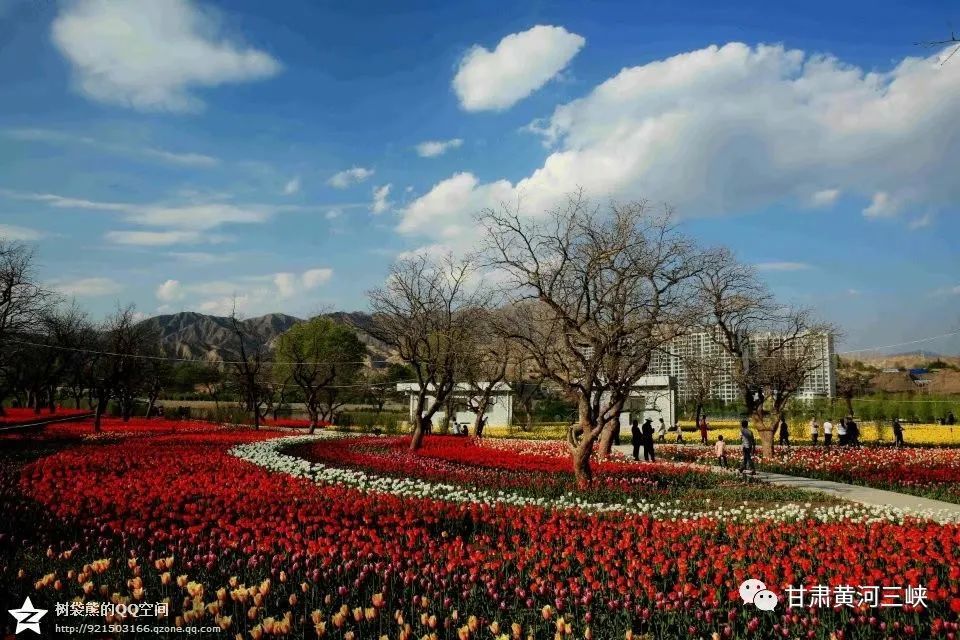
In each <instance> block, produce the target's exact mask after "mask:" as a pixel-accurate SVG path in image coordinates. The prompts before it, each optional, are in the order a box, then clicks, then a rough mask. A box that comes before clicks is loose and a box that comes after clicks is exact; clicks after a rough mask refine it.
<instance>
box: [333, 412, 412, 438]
mask: <svg viewBox="0 0 960 640" xmlns="http://www.w3.org/2000/svg"><path fill="white" fill-rule="evenodd" d="M406 419H407V414H406V413H403V412H401V411H381V412H380V413H377V412H376V411H344V412H342V413H340V414H338V415H337V424H338V425H342V426H345V427H357V428H358V429H359V430H360V431H363V432H364V433H370V432H372V431H373V430H374V429H380V431H381V432H383V433H388V434H397V433H400V431H401V425H402V423H403V422H404V421H405V420H406Z"/></svg>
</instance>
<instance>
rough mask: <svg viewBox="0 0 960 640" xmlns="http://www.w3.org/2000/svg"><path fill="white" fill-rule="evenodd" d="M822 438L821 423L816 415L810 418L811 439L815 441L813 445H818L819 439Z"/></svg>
mask: <svg viewBox="0 0 960 640" xmlns="http://www.w3.org/2000/svg"><path fill="white" fill-rule="evenodd" d="M819 439H820V423H819V422H817V419H816V417H813V418H810V440H812V441H813V446H817V440H819Z"/></svg>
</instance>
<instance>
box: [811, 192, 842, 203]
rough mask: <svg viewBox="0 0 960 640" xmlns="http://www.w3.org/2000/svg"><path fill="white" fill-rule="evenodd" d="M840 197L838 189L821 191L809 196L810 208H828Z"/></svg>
mask: <svg viewBox="0 0 960 640" xmlns="http://www.w3.org/2000/svg"><path fill="white" fill-rule="evenodd" d="M839 197H840V189H821V190H820V191H815V192H814V193H813V194H811V196H810V206H811V207H829V206H831V205H833V204H834V203H835V202H836V201H837V198H839Z"/></svg>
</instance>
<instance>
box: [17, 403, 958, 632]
mask: <svg viewBox="0 0 960 640" xmlns="http://www.w3.org/2000/svg"><path fill="white" fill-rule="evenodd" d="M90 434H91V428H90V424H89V423H88V422H79V423H71V424H62V425H50V426H49V427H47V429H46V430H45V431H44V432H43V433H42V434H39V435H35V434H22V435H7V436H2V437H0V451H2V453H0V459H2V467H0V474H2V476H0V509H2V513H3V518H2V521H0V551H2V560H0V581H2V584H3V585H4V589H5V593H4V597H5V599H6V600H9V601H11V602H15V603H16V604H17V605H19V603H20V602H22V601H23V599H24V598H25V597H27V596H29V597H30V598H31V599H32V603H33V605H34V606H36V607H38V608H41V609H46V610H48V611H49V613H48V614H47V615H53V614H56V613H57V612H59V614H57V620H58V622H61V623H62V622H64V621H66V620H68V619H69V621H73V622H76V621H77V620H82V621H83V622H85V623H87V624H92V625H100V626H99V627H97V628H98V629H101V630H102V633H100V634H99V635H97V637H148V634H145V633H143V632H142V631H137V627H136V626H135V625H134V624H133V623H134V622H136V620H135V619H134V618H133V617H131V615H130V613H129V612H130V611H131V610H134V611H135V610H136V609H137V607H133V608H131V605H147V603H149V606H151V607H153V606H156V605H161V604H162V605H163V608H164V609H166V614H165V617H164V618H162V622H163V624H167V625H169V627H170V628H171V629H170V630H169V632H168V633H167V637H182V636H178V632H177V631H176V628H178V627H179V628H184V627H191V626H192V627H199V628H203V629H205V631H204V632H203V634H202V635H203V637H223V638H273V637H290V638H317V637H320V638H336V639H341V638H354V639H359V638H364V639H366V638H373V639H379V638H390V639H394V638H417V639H420V638H424V637H426V638H457V639H466V638H470V639H473V638H508V639H514V638H520V639H526V638H557V637H559V638H634V639H639V638H650V639H654V638H708V639H711V640H712V639H714V638H848V639H854V638H904V637H914V638H930V637H944V638H954V637H957V634H958V633H960V628H958V624H957V621H958V616H960V526H957V525H943V524H936V523H933V522H928V521H922V520H917V519H909V518H908V519H904V518H903V517H900V516H899V515H898V514H896V513H894V512H892V511H884V510H882V509H876V508H867V507H860V506H854V505H851V504H848V503H843V502H839V501H836V500H832V499H828V498H825V497H822V496H818V495H814V494H808V493H801V492H799V491H797V490H792V489H784V488H775V487H771V486H768V485H764V484H762V483H758V482H748V481H745V480H741V479H739V478H738V477H737V476H736V475H735V474H733V473H720V472H715V471H711V470H710V468H709V467H707V466H706V465H703V464H699V463H695V462H686V463H684V462H662V463H659V462H658V463H649V464H646V463H634V462H632V461H628V460H625V459H622V458H616V459H613V460H610V461H603V462H600V461H597V463H596V464H595V470H596V475H597V479H596V481H595V483H594V485H593V486H592V487H590V488H589V489H586V490H578V489H577V488H576V485H575V483H574V482H573V477H572V474H571V473H570V471H569V460H568V457H567V454H566V451H565V448H564V447H565V446H566V445H564V444H562V443H543V442H540V443H524V442H518V441H506V440H483V441H478V440H475V439H471V438H458V437H445V436H428V437H427V438H426V440H425V444H424V447H423V449H421V450H420V451H418V452H416V453H411V452H409V451H408V450H407V445H408V443H409V440H408V439H407V438H406V437H402V436H394V437H375V436H365V437H353V436H346V437H344V436H342V435H340V434H333V433H328V432H323V431H321V432H318V434H317V435H316V436H305V435H295V436H290V434H289V433H288V432H282V431H276V430H261V431H254V430H251V429H239V428H219V427H216V426H214V425H209V424H205V423H201V422H174V421H164V420H162V419H152V420H137V419H134V420H131V421H130V422H127V423H121V422H119V421H116V420H105V422H104V429H103V431H102V433H100V434H98V435H97V436H95V437H93V436H92V435H90ZM747 579H756V580H760V581H762V582H763V583H764V584H765V585H766V588H767V589H769V590H770V591H772V592H773V593H775V594H776V595H777V597H778V599H779V605H778V606H777V607H776V609H775V610H774V611H763V610H760V609H758V608H757V607H756V606H754V604H744V603H743V602H742V601H741V597H740V595H739V593H738V588H739V587H740V585H741V583H742V582H743V581H745V580H747ZM871 586H875V587H877V588H879V589H880V590H881V591H882V592H883V593H884V594H886V595H887V596H888V598H887V599H886V600H884V596H883V595H881V597H880V600H879V601H871V600H869V599H864V598H863V597H862V596H861V595H858V596H856V597H854V598H852V600H851V601H850V602H848V601H847V600H846V599H841V595H840V594H841V593H846V592H848V591H847V590H848V588H849V589H851V590H856V592H857V593H858V594H862V593H864V592H865V590H866V589H867V588H868V587H871ZM815 588H821V589H832V593H833V594H835V601H832V602H830V603H829V604H826V605H825V604H824V603H823V602H817V603H814V602H808V601H807V600H808V598H804V597H796V595H795V594H796V593H797V590H798V589H809V590H810V592H811V593H812V592H813V590H814V589H815ZM895 592H896V595H897V598H896V599H894V598H893V597H892V596H893V595H894V593H895ZM791 594H794V595H793V596H791ZM911 594H912V595H911ZM89 603H98V604H99V603H112V605H114V607H113V609H111V610H110V611H112V612H108V613H107V615H106V616H99V615H87V614H88V613H89V612H90V611H91V609H90V608H89V607H88V605H89ZM119 605H124V606H122V607H121V606H119ZM71 607H73V609H71ZM80 611H82V612H83V616H82V617H78V616H79V614H78V615H77V616H72V615H70V614H71V612H73V613H77V612H80ZM95 611H96V612H97V613H99V612H102V609H95ZM118 611H119V613H118ZM154 620H155V618H154ZM91 628H93V627H91ZM149 637H155V635H149Z"/></svg>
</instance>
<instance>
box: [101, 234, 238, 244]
mask: <svg viewBox="0 0 960 640" xmlns="http://www.w3.org/2000/svg"><path fill="white" fill-rule="evenodd" d="M104 237H105V238H106V239H107V241H108V242H112V243H114V244H126V245H135V246H141V247H167V246H170V245H173V244H201V243H204V242H209V243H211V244H217V243H220V242H224V241H226V237H225V236H220V235H207V234H203V233H200V232H199V231H108V232H107V233H106V235H105V236H104Z"/></svg>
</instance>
